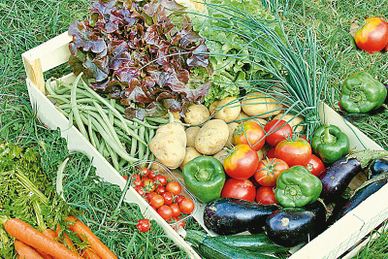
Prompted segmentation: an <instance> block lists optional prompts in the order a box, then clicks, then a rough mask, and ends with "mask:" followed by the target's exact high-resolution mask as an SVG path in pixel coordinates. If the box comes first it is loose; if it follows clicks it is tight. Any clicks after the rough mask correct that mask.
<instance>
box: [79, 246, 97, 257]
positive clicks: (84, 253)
mask: <svg viewBox="0 0 388 259" xmlns="http://www.w3.org/2000/svg"><path fill="white" fill-rule="evenodd" d="M81 256H82V257H83V258H87V259H101V257H100V256H99V255H98V254H96V253H95V252H94V251H93V250H92V249H91V248H86V249H85V250H83V251H82V253H81Z"/></svg>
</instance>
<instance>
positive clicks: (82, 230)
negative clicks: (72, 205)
mask: <svg viewBox="0 0 388 259" xmlns="http://www.w3.org/2000/svg"><path fill="white" fill-rule="evenodd" d="M66 220H67V221H70V222H71V223H70V230H71V231H73V232H75V233H76V234H77V235H78V236H79V237H80V238H81V239H82V241H84V239H85V237H86V240H87V241H88V242H89V244H90V247H91V248H92V249H93V251H94V252H95V253H96V254H98V255H99V256H100V257H101V258H102V259H113V258H114V259H117V256H116V255H115V254H114V253H113V252H112V251H110V250H109V248H108V247H107V246H106V245H104V244H103V243H102V242H101V240H100V239H99V238H98V237H97V236H96V235H95V234H94V233H93V232H92V231H91V229H90V228H89V227H88V226H86V225H85V224H84V223H82V222H81V221H80V220H79V219H76V218H75V217H73V216H69V217H68V218H67V219H66ZM73 222H74V223H73Z"/></svg>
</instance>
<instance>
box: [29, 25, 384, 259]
mask: <svg viewBox="0 0 388 259" xmlns="http://www.w3.org/2000/svg"><path fill="white" fill-rule="evenodd" d="M71 40H72V38H71V37H70V36H69V35H68V33H67V32H65V33H63V34H61V35H58V36H57V37H55V38H53V39H51V40H49V41H47V42H45V43H43V44H41V45H39V46H37V47H35V48H33V49H31V50H29V51H27V52H25V53H23V54H22V58H23V63H24V67H25V70H26V74H27V78H26V83H27V88H28V92H29V96H30V100H31V104H32V107H34V108H35V109H36V110H37V113H38V117H39V118H40V120H41V121H42V123H44V124H45V125H47V126H48V127H49V128H51V129H57V128H60V129H61V134H62V136H63V137H64V138H65V139H66V140H67V143H68V148H69V151H70V152H72V151H81V152H83V153H85V154H86V155H88V156H89V157H90V158H93V165H94V166H95V167H96V169H97V174H99V175H100V176H101V177H102V178H104V179H105V180H106V181H109V182H112V183H114V184H117V185H119V186H120V187H121V188H124V185H125V181H124V179H123V178H122V177H121V176H120V174H119V173H118V172H117V171H116V170H115V169H114V168H113V167H112V166H111V165H110V164H109V163H108V162H107V161H106V159H105V158H104V157H103V156H102V155H101V154H99V153H98V151H97V150H96V149H95V148H94V147H93V146H92V145H91V144H90V143H89V142H88V141H87V140H86V139H85V138H84V137H83V136H82V135H81V134H80V132H79V131H78V130H77V129H76V128H75V127H69V121H68V120H67V118H66V117H64V116H63V115H62V114H61V113H60V112H59V111H58V110H57V109H56V108H55V106H54V105H53V104H52V103H51V102H50V100H48V98H47V97H46V96H45V78H44V72H46V71H48V70H50V69H52V68H55V67H57V66H59V65H61V64H63V63H65V62H67V61H68V59H69V57H70V51H69V48H68V44H69V42H71ZM319 112H320V118H321V120H322V122H325V123H326V122H327V123H330V124H334V125H337V126H339V127H340V128H341V129H342V130H343V131H344V132H345V133H346V134H347V135H348V136H349V139H350V142H351V149H352V150H363V149H371V150H381V149H382V148H381V147H380V146H379V145H377V144H376V143H375V142H374V141H372V140H371V139H369V138H368V137H367V136H366V135H365V134H363V133H362V132H361V131H360V130H358V129H357V128H356V127H354V126H353V125H351V124H350V123H349V122H348V121H346V120H344V119H343V118H342V117H341V116H340V115H339V114H338V113H336V112H335V111H334V110H332V109H331V108H330V107H328V106H327V105H325V104H322V105H321V106H320V111H319ZM387 196H388V185H387V186H384V187H383V188H382V189H381V190H379V191H378V192H376V193H375V194H373V195H372V196H371V197H369V198H368V199H367V200H366V201H364V202H363V203H362V204H361V205H360V206H358V207H357V208H355V209H354V210H353V211H351V212H350V213H348V214H347V215H345V216H344V217H343V218H341V219H340V220H339V221H337V222H336V223H335V224H333V225H332V226H331V227H330V228H328V229H327V230H326V231H325V232H323V233H322V234H321V235H319V236H318V237H316V238H315V239H313V240H312V241H311V242H309V243H308V244H306V245H304V246H303V247H301V248H300V249H299V250H297V251H295V252H294V253H293V254H292V256H291V257H290V259H299V258H300V259H308V258H312V259H318V258H338V257H341V258H350V257H351V256H352V255H353V254H354V253H355V251H357V250H358V249H359V247H360V246H357V244H358V243H359V242H360V240H362V239H363V237H365V236H366V235H368V234H369V233H370V232H371V230H373V229H374V228H376V227H377V226H379V225H380V224H381V223H382V222H383V221H384V220H385V219H386V218H387V217H388V203H386V202H384V201H385V197H387ZM126 201H127V202H136V203H137V204H139V206H140V208H141V210H142V212H144V214H145V216H148V217H152V218H153V219H155V220H156V221H157V222H158V224H160V225H161V226H162V227H163V229H164V230H165V231H166V232H167V234H168V235H169V237H170V238H171V239H172V240H173V241H174V242H175V243H176V244H177V245H179V246H180V247H182V248H183V249H185V250H186V251H187V252H188V254H189V256H190V257H191V258H201V257H200V256H199V255H198V254H197V253H196V252H195V251H194V250H193V249H192V248H191V247H190V246H189V245H188V244H187V243H186V242H185V241H184V240H183V238H182V237H181V236H180V235H179V234H178V233H177V232H176V231H174V230H173V229H172V227H171V226H170V225H169V224H167V223H166V222H165V221H164V220H163V219H162V218H161V217H160V216H159V215H158V214H157V213H156V212H155V211H154V210H153V209H151V208H150V207H149V205H148V204H147V203H146V201H145V200H144V199H142V198H141V197H140V196H139V195H138V194H137V193H136V192H135V191H134V190H133V189H132V188H131V189H130V190H129V192H128V194H127V196H126ZM202 212H203V204H202V206H199V209H198V210H197V212H196V213H195V214H194V218H195V219H196V220H197V221H198V222H199V223H200V224H201V225H202V226H204V224H203V219H202ZM349 249H351V250H350V252H349V251H348V250H349Z"/></svg>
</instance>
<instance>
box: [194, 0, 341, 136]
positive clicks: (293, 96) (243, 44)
mask: <svg viewBox="0 0 388 259" xmlns="http://www.w3.org/2000/svg"><path fill="white" fill-rule="evenodd" d="M241 4H242V5H243V8H241V7H240V8H238V7H235V6H232V5H222V4H210V3H205V5H206V8H207V12H206V13H193V12H191V13H190V14H189V15H190V16H191V17H192V21H193V23H195V24H194V28H195V29H196V30H198V33H199V34H200V35H201V36H202V37H203V38H205V39H206V41H207V42H209V43H210V44H209V45H210V46H211V43H212V42H221V43H222V44H228V45H230V44H232V45H238V46H239V49H240V51H238V52H237V53H232V54H224V53H221V52H212V50H211V49H210V53H209V55H210V56H215V57H219V56H221V57H225V58H227V59H228V60H230V59H237V60H239V61H242V62H246V63H249V64H250V65H251V67H252V68H255V67H259V68H261V69H262V70H265V71H266V73H267V76H263V75H261V76H259V77H257V76H255V74H253V73H252V74H251V76H250V77H246V79H245V80H241V81H237V82H235V83H237V84H238V85H239V86H240V96H242V95H244V94H245V93H249V92H262V93H264V94H267V95H270V96H271V97H272V98H274V99H275V100H277V101H278V102H279V103H281V104H283V105H284V107H286V108H283V112H284V113H285V114H287V113H291V114H294V115H295V116H302V117H304V118H305V120H304V122H302V123H301V124H302V125H301V126H304V127H305V134H306V136H307V137H311V135H312V133H313V132H314V130H315V129H316V128H317V127H318V126H320V125H321V121H320V117H319V112H318V109H319V105H320V104H321V103H323V102H324V101H325V97H326V95H327V82H328V80H329V78H330V71H331V70H332V67H333V65H334V62H332V61H333V60H334V52H333V51H326V50H325V49H324V48H323V46H322V45H321V44H320V41H319V40H318V39H317V33H318V32H317V31H316V30H315V29H314V28H302V27H300V26H298V25H296V24H293V23H286V22H283V21H281V19H280V17H279V16H277V15H274V18H273V19H272V20H270V19H266V20H263V19H258V18H256V16H255V15H253V14H252V13H250V12H248V11H246V10H247V8H244V2H243V1H242V2H241ZM241 4H240V5H241ZM257 4H259V3H257ZM212 14H216V15H212ZM220 14H222V15H220ZM220 34H226V35H234V36H237V37H234V36H230V37H221V38H219V37H217V35H220ZM236 39H237V40H236ZM258 102H259V100H258Z"/></svg>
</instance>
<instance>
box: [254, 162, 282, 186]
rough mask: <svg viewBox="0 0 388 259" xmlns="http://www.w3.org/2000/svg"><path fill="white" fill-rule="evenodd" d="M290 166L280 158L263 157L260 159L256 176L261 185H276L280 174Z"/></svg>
mask: <svg viewBox="0 0 388 259" xmlns="http://www.w3.org/2000/svg"><path fill="white" fill-rule="evenodd" d="M288 168H289V167H288V165H287V163H286V162H284V161H283V160H281V159H280V158H267V159H263V160H261V161H260V163H259V166H258V167H257V170H256V172H255V174H254V177H255V180H256V181H257V182H258V183H259V184H260V185H263V186H275V184H276V179H277V178H278V176H279V174H280V173H281V172H283V171H284V170H286V169H288Z"/></svg>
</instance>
